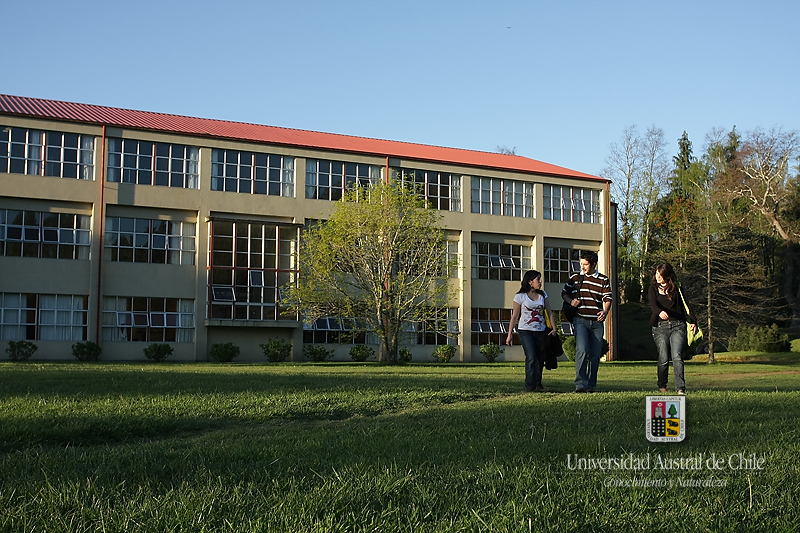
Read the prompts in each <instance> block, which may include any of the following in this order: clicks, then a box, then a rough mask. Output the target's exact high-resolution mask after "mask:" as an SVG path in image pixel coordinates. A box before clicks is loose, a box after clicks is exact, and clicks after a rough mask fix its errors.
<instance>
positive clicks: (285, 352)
mask: <svg viewBox="0 0 800 533" xmlns="http://www.w3.org/2000/svg"><path fill="white" fill-rule="evenodd" d="M259 346H261V349H262V350H264V356H265V357H266V358H267V361H269V362H270V363H282V362H284V361H286V360H287V359H288V358H289V356H290V355H291V353H292V343H291V342H288V341H285V340H283V339H270V340H269V341H268V342H267V344H259Z"/></svg>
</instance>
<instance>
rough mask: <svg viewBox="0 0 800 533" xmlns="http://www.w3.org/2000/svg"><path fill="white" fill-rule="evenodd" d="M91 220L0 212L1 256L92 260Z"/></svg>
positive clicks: (36, 213)
mask: <svg viewBox="0 0 800 533" xmlns="http://www.w3.org/2000/svg"><path fill="white" fill-rule="evenodd" d="M91 220H92V218H91V217H90V216H88V215H73V214H69V213H43V212H39V211H19V210H16V209H0V255H5V256H15V257H45V258H53V259H89V247H90V246H91V243H92V231H91Z"/></svg>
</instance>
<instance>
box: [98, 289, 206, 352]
mask: <svg viewBox="0 0 800 533" xmlns="http://www.w3.org/2000/svg"><path fill="white" fill-rule="evenodd" d="M194 324H195V320H194V300H191V299H186V298H160V297H158V298H156V297H152V298H151V297H147V296H141V297H140V296H133V297H126V296H107V297H105V298H103V326H102V333H103V340H104V341H111V342H194V327H195V326H194Z"/></svg>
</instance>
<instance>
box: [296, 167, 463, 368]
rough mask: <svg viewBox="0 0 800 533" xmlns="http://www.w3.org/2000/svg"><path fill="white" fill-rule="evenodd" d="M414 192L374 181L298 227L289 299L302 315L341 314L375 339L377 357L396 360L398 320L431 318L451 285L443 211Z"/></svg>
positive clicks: (445, 300) (452, 262) (312, 318)
mask: <svg viewBox="0 0 800 533" xmlns="http://www.w3.org/2000/svg"><path fill="white" fill-rule="evenodd" d="M424 202H425V200H424V199H422V198H420V195H418V194H416V191H413V190H409V189H407V188H403V187H401V186H400V185H398V184H394V183H392V184H383V183H381V184H378V185H375V186H373V187H371V188H369V189H364V188H357V189H355V190H353V191H349V192H348V193H346V194H345V197H344V198H343V201H342V202H339V203H337V204H336V206H335V208H334V211H333V213H332V214H331V216H330V218H329V219H328V220H327V221H324V222H320V223H318V224H316V225H314V226H312V227H310V228H309V229H307V230H305V231H304V232H303V238H302V242H301V253H300V257H301V258H302V261H301V264H300V276H299V279H298V283H297V286H296V287H290V288H289V295H288V304H289V305H290V306H291V307H292V308H293V309H294V310H296V311H298V312H300V313H301V314H302V315H303V316H304V320H305V321H306V322H313V321H315V320H317V319H319V318H323V317H335V318H338V319H339V320H343V321H345V322H346V323H347V325H348V326H350V327H351V328H350V329H353V330H359V329H360V330H370V331H372V332H374V333H375V334H377V336H378V337H379V338H380V339H381V345H382V349H383V358H385V359H387V360H388V361H389V362H392V363H395V362H397V353H398V348H399V341H400V335H401V331H402V330H403V326H404V325H405V324H408V323H414V322H420V321H424V320H426V319H431V318H432V317H433V316H434V315H435V314H436V313H437V311H438V310H440V309H442V308H443V307H446V306H447V304H448V302H449V299H450V297H451V295H452V294H453V291H454V288H453V287H454V286H453V284H452V282H451V281H449V280H448V279H447V278H444V277H443V276H444V275H445V273H446V272H449V271H451V270H452V269H455V268H456V267H457V260H447V254H446V249H447V247H446V245H447V242H446V235H445V232H444V229H442V228H441V227H440V226H439V221H440V218H441V214H440V213H439V211H437V210H435V209H430V208H427V206H426V205H425V203H424Z"/></svg>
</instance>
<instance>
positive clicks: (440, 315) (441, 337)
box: [414, 307, 461, 346]
mask: <svg viewBox="0 0 800 533" xmlns="http://www.w3.org/2000/svg"><path fill="white" fill-rule="evenodd" d="M414 329H415V330H416V332H417V338H416V342H417V344H427V345H442V344H452V345H454V346H457V345H458V333H459V331H461V329H460V328H459V326H458V308H457V307H451V308H447V309H438V310H437V311H436V312H434V313H433V316H432V317H431V318H429V319H427V320H422V321H420V322H417V323H416V327H415V328H414Z"/></svg>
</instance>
